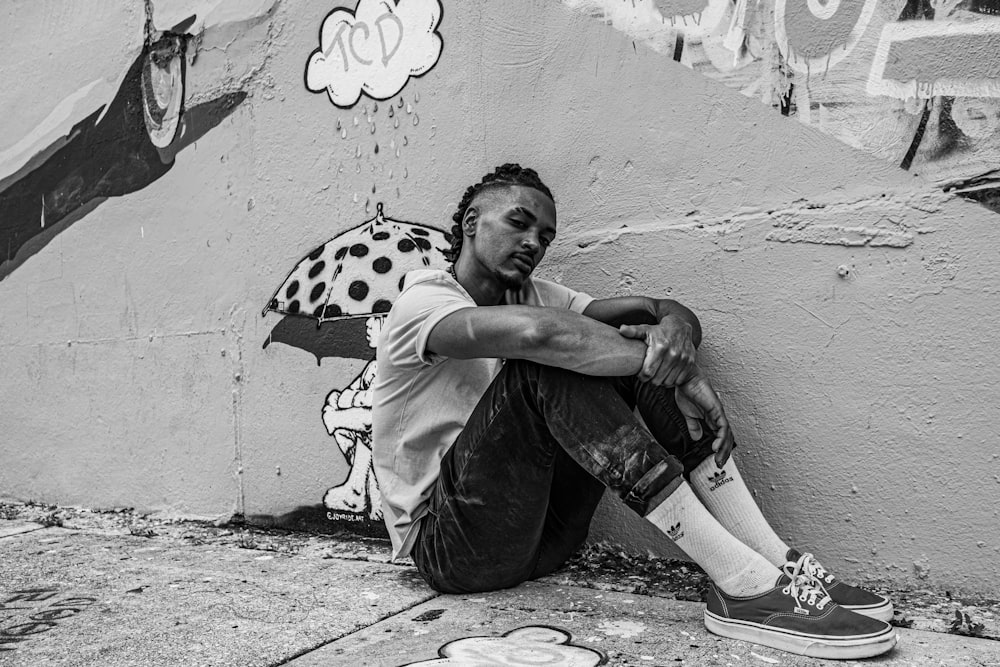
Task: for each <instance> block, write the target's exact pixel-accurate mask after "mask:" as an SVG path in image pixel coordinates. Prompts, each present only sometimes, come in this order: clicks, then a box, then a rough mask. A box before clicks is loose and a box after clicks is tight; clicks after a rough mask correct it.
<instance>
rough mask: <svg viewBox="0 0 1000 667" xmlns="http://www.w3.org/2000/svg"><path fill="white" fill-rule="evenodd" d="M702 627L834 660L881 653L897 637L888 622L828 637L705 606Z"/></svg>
mask: <svg viewBox="0 0 1000 667" xmlns="http://www.w3.org/2000/svg"><path fill="white" fill-rule="evenodd" d="M705 627H706V628H707V629H708V631H709V632H711V633H713V634H716V635H720V636H722V637H728V638H730V639H741V640H743V641H748V642H753V643H754V644H760V645H762V646H769V647H771V648H776V649H779V650H781V651H788V652H789V653H795V654H798V655H805V656H809V657H811V658H826V659H834V660H853V659H856V658H871V657H873V656H876V655H882V654H883V653H886V652H887V651H891V650H892V648H893V647H894V646H895V645H896V642H897V641H898V640H899V636H898V634H897V633H896V630H895V628H893V627H891V626H890V627H887V628H886V629H885V630H884V631H883V632H879V633H876V634H874V635H857V636H853V637H828V636H824V635H810V634H806V633H800V632H794V631H792V630H781V629H778V628H770V627H767V626H763V625H760V624H758V623H751V622H749V621H739V620H734V619H731V618H724V617H722V616H719V615H717V614H713V613H712V612H710V611H708V610H706V611H705Z"/></svg>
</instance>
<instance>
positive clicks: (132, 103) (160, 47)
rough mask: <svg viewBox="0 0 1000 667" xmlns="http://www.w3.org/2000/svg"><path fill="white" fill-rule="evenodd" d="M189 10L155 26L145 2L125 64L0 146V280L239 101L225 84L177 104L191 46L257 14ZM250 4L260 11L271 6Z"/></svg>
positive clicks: (166, 166) (209, 6)
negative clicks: (141, 30)
mask: <svg viewBox="0 0 1000 667" xmlns="http://www.w3.org/2000/svg"><path fill="white" fill-rule="evenodd" d="M188 4H192V3H188ZM272 4H273V3H272ZM192 8H193V9H195V10H197V11H198V13H196V14H194V13H193V14H190V15H184V16H176V17H167V18H169V19H170V20H173V19H177V22H176V23H171V24H170V25H171V27H169V28H166V29H156V28H155V27H154V25H155V24H154V20H153V19H154V17H153V15H152V14H153V12H154V10H153V5H152V3H147V4H146V12H147V20H146V22H145V35H144V36H143V38H142V40H141V44H142V48H141V50H140V51H139V53H138V54H137V55H136V56H135V58H134V59H133V60H132V62H131V64H130V65H129V66H128V68H127V70H126V71H124V72H123V73H118V72H109V73H107V74H108V76H107V78H105V79H98V80H95V81H92V82H89V83H86V84H85V85H83V86H82V87H80V88H79V89H78V90H76V91H75V92H73V93H71V94H70V95H68V96H67V97H65V98H64V100H63V101H62V102H61V103H60V104H59V105H58V106H57V107H56V108H55V109H53V110H52V111H51V112H50V113H49V114H48V115H47V116H46V117H44V118H39V119H38V124H37V126H36V127H35V128H34V129H33V130H32V131H31V132H29V133H28V134H26V135H25V136H23V137H22V138H21V139H20V140H19V141H17V142H16V143H15V144H13V145H12V146H10V147H9V148H7V149H6V150H3V151H2V152H0V280H3V279H4V278H6V277H7V276H8V275H10V273H11V272H12V271H14V270H15V269H16V268H17V267H19V266H20V265H21V264H23V263H24V262H25V261H26V260H27V259H28V258H30V257H31V256H32V255H34V254H35V253H37V252H38V251H39V250H41V249H42V248H43V247H45V245H46V244H48V243H49V242H50V241H51V240H52V239H53V238H54V237H55V236H56V235H57V234H59V233H60V232H62V231H63V230H65V229H66V228H68V227H69V226H70V225H72V224H74V223H76V222H78V221H79V220H81V219H82V218H83V217H85V216H86V215H88V214H89V213H90V212H92V211H93V210H94V209H96V208H97V207H98V206H99V205H100V204H101V203H102V202H104V201H106V200H107V199H108V198H109V197H120V196H124V195H128V194H130V193H133V192H136V191H138V190H141V189H143V188H145V187H146V186H148V185H149V184H151V183H153V182H155V181H156V180H158V179H159V178H161V177H162V176H163V175H164V174H166V173H167V172H168V171H170V169H172V168H173V166H174V160H175V157H176V156H177V154H178V153H179V152H180V151H182V150H183V149H184V148H186V147H188V146H190V145H191V144H193V143H194V142H195V141H197V140H198V139H199V138H201V137H202V136H204V135H205V133H207V132H208V131H209V130H211V129H212V128H213V127H216V126H217V125H218V124H219V123H221V122H222V121H223V120H224V119H225V118H226V117H227V116H228V115H229V114H231V113H232V112H233V111H234V110H235V109H236V107H237V106H238V105H239V104H240V103H241V102H242V101H243V100H244V99H245V98H246V96H247V93H246V92H245V91H243V90H235V91H229V92H224V93H219V94H217V95H214V96H213V97H212V98H211V99H207V100H200V101H199V102H198V103H197V104H193V105H191V106H186V105H185V98H186V88H187V85H188V81H187V79H188V77H189V71H188V69H189V68H188V64H189V61H190V60H193V59H194V57H195V52H196V50H197V47H191V45H192V44H195V43H198V42H199V41H201V40H204V39H205V37H206V34H209V35H211V33H212V32H213V31H218V30H219V29H220V28H225V29H230V28H232V27H233V26H234V25H239V24H247V23H250V22H253V21H256V20H257V19H259V18H260V16H261V14H252V15H248V14H247V8H246V7H239V6H238V5H235V4H233V3H232V1H231V0H214V1H206V2H201V3H194V4H193V5H192ZM253 9H254V11H259V12H262V14H263V15H266V14H267V12H268V11H270V9H271V5H270V4H268V3H266V2H265V3H262V4H260V5H258V6H256V7H254V8H253ZM203 11H205V12H207V15H203V14H202V12H203ZM213 12H215V14H214V15H213ZM162 20H163V17H160V21H159V23H160V24H162ZM201 74H202V75H206V74H208V73H201ZM109 82H116V83H115V84H114V85H112V84H111V83H109Z"/></svg>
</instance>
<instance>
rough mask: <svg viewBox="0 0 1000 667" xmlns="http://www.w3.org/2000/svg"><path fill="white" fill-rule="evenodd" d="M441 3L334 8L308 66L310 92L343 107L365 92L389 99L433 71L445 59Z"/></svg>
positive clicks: (380, 2)
mask: <svg viewBox="0 0 1000 667" xmlns="http://www.w3.org/2000/svg"><path fill="white" fill-rule="evenodd" d="M441 14H442V8H441V4H440V0H406V2H403V3H400V4H398V5H397V4H396V2H395V0H360V2H358V6H357V9H356V10H355V11H354V12H351V11H349V10H346V9H335V10H334V11H332V12H330V13H329V14H327V16H326V18H325V19H323V24H322V26H321V27H320V31H319V48H318V49H316V50H315V51H313V52H312V54H311V55H310V56H309V61H308V62H307V63H306V72H305V82H306V88H307V89H309V90H310V91H312V92H314V93H322V92H326V94H327V95H329V97H330V101H331V102H333V104H334V105H336V106H338V107H341V108H349V107H352V106H354V104H356V103H357V101H358V99H359V98H360V97H361V94H362V93H364V94H365V95H368V96H369V97H371V98H372V99H376V100H385V99H388V98H390V97H392V96H393V95H395V94H396V93H398V92H399V91H401V90H402V89H403V86H405V85H406V82H407V81H409V79H410V77H411V76H421V75H423V74H426V73H427V72H429V71H430V70H431V69H432V68H433V67H434V65H435V64H437V61H438V58H439V57H440V56H441V49H442V47H443V44H444V43H443V41H442V39H441V35H440V33H438V32H437V29H438V24H439V23H440V22H441Z"/></svg>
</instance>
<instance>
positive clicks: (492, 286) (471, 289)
mask: <svg viewBox="0 0 1000 667" xmlns="http://www.w3.org/2000/svg"><path fill="white" fill-rule="evenodd" d="M473 269H474V267H472V266H469V265H467V264H466V263H463V262H462V261H461V258H459V261H457V262H455V263H454V264H453V265H452V266H451V270H450V273H451V275H452V276H453V277H454V278H455V280H456V281H458V284H459V285H461V286H462V288H463V289H465V291H466V292H468V293H469V296H471V297H472V300H473V301H475V302H476V305H477V306H496V305H498V304H499V303H500V302H501V301H503V295H504V292H506V291H507V290H506V288H504V287H503V286H502V285H501V284H500V283H498V282H497V280H496V279H495V278H494V277H493V276H478V275H477V274H476V271H474V270H473Z"/></svg>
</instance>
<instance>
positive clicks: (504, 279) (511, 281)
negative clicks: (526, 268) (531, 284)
mask: <svg viewBox="0 0 1000 667" xmlns="http://www.w3.org/2000/svg"><path fill="white" fill-rule="evenodd" d="M496 278H497V281H499V283H500V284H501V285H502V286H503V288H504V289H507V290H511V291H515V292H516V291H517V290H519V289H521V286H522V285H524V281H525V280H527V278H528V276H527V275H525V274H523V273H521V272H520V271H517V272H514V273H503V272H501V271H497V272H496Z"/></svg>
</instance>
